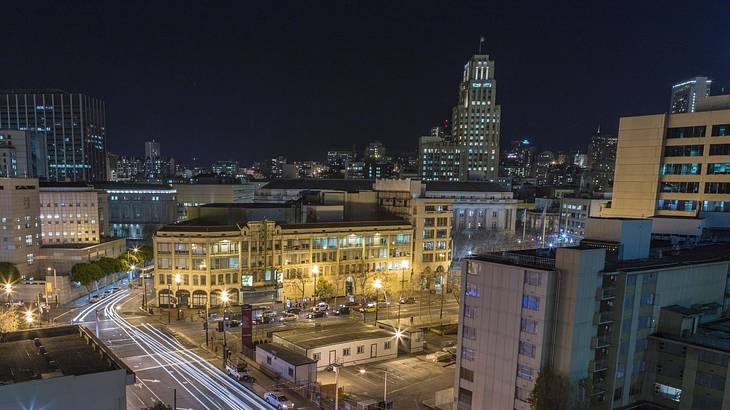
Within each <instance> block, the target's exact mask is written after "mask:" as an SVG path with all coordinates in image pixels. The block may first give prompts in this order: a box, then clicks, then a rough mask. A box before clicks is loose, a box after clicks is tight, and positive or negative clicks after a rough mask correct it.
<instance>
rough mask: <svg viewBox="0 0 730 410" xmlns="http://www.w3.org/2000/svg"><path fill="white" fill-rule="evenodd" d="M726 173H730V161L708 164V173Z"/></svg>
mask: <svg viewBox="0 0 730 410" xmlns="http://www.w3.org/2000/svg"><path fill="white" fill-rule="evenodd" d="M726 174H730V162H721V163H716V164H707V175H726Z"/></svg>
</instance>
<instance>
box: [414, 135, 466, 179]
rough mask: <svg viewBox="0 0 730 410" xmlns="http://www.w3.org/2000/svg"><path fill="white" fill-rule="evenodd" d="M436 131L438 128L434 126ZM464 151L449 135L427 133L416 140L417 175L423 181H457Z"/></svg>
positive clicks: (459, 177)
mask: <svg viewBox="0 0 730 410" xmlns="http://www.w3.org/2000/svg"><path fill="white" fill-rule="evenodd" d="M435 130H436V132H438V128H435ZM464 154H466V151H464V150H463V147H462V146H461V145H459V144H456V143H454V141H453V140H451V136H445V135H433V133H432V135H428V136H424V137H421V138H420V139H419V141H418V175H419V177H420V178H421V179H422V180H423V181H459V180H460V179H461V175H462V169H461V168H462V165H464V162H465V155H464Z"/></svg>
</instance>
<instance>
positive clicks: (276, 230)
mask: <svg viewBox="0 0 730 410" xmlns="http://www.w3.org/2000/svg"><path fill="white" fill-rule="evenodd" d="M199 223H200V222H198V221H195V220H193V221H188V222H186V223H182V224H176V225H168V226H165V227H163V228H161V229H160V230H158V231H157V234H156V235H155V237H154V252H155V264H156V266H155V271H156V272H157V280H156V282H157V283H156V284H155V288H156V291H157V293H158V295H159V304H160V305H166V304H167V303H168V300H169V298H168V295H169V292H171V291H175V292H178V288H179V294H178V300H179V303H180V304H182V305H189V306H195V307H200V306H205V304H206V301H207V300H209V301H210V304H211V306H216V305H218V304H219V296H220V293H221V292H222V291H224V290H227V291H228V292H229V294H230V295H231V297H232V298H233V302H234V303H235V302H238V301H239V300H240V299H239V294H240V295H241V296H242V297H243V298H246V295H247V294H248V293H250V294H251V296H253V294H254V293H256V294H257V295H259V296H261V295H262V293H263V294H265V295H267V296H268V300H271V296H272V295H273V296H274V297H275V298H277V299H278V300H285V299H291V300H300V299H302V298H311V297H313V295H314V290H315V288H316V286H317V281H318V280H327V281H328V282H330V283H332V284H333V285H334V287H335V289H336V293H337V294H338V295H354V294H368V293H374V289H373V288H372V285H373V283H374V280H375V279H381V281H382V283H383V289H384V291H385V292H386V293H388V294H391V295H393V297H397V295H398V294H399V292H401V289H403V290H407V289H410V287H411V282H410V279H411V275H410V273H409V272H410V267H411V266H412V260H413V251H412V249H413V229H412V227H411V225H410V223H409V222H408V221H404V220H401V219H397V218H391V219H380V220H369V221H333V222H311V223H282V222H276V221H271V220H261V221H248V222H243V223H240V224H233V225H212V224H211V222H207V223H206V224H205V225H200V224H199ZM177 275H180V283H179V286H178V283H177V282H176V281H175V278H176V276H177Z"/></svg>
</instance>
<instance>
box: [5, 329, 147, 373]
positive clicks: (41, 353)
mask: <svg viewBox="0 0 730 410" xmlns="http://www.w3.org/2000/svg"><path fill="white" fill-rule="evenodd" d="M100 352H101V354H100ZM113 370H125V371H126V372H127V375H128V380H130V378H131V381H132V382H133V380H134V373H133V372H132V370H131V369H129V368H128V367H127V366H126V365H125V364H124V363H122V361H121V360H120V359H118V358H117V357H116V356H115V355H114V354H113V353H112V352H111V351H110V350H109V349H108V348H107V347H106V346H104V345H103V344H102V343H101V341H99V340H98V339H97V338H96V337H95V336H94V335H93V334H92V333H91V332H89V331H88V330H87V329H86V328H84V327H82V326H77V325H74V326H63V327H54V328H46V329H38V330H28V331H19V332H10V333H7V334H5V337H4V339H3V341H2V342H1V343H0V384H10V383H22V382H27V381H31V380H37V379H48V378H54V377H64V376H81V375H85V374H92V373H102V372H107V371H113Z"/></svg>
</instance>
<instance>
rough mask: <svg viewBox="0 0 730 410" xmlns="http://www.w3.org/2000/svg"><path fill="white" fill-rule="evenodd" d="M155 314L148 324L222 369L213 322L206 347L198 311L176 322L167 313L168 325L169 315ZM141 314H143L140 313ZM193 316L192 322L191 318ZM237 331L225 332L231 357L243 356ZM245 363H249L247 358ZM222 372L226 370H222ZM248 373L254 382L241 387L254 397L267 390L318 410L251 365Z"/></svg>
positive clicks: (161, 311) (173, 314)
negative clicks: (199, 351)
mask: <svg viewBox="0 0 730 410" xmlns="http://www.w3.org/2000/svg"><path fill="white" fill-rule="evenodd" d="M153 310H154V314H149V313H147V315H148V316H149V318H150V320H149V322H150V323H156V324H157V325H159V326H160V327H162V328H164V329H165V330H167V331H168V333H170V334H171V335H172V336H174V337H175V338H177V339H178V340H180V341H181V342H182V343H183V344H185V345H188V346H190V347H195V348H199V349H201V350H203V354H201V357H203V358H204V359H206V360H207V361H208V362H209V363H211V364H212V365H214V366H215V367H217V368H219V369H223V348H222V347H223V336H222V334H220V333H219V332H218V330H217V325H216V322H210V323H209V324H210V328H209V330H208V332H209V343H208V346H206V345H205V330H204V329H203V323H204V320H203V319H201V318H199V317H197V310H195V309H187V310H186V311H185V314H184V317H185V318H184V319H182V318H181V319H180V320H179V321H178V320H177V315H176V312H175V311H174V310H173V311H172V312H171V314H170V319H171V320H170V324H168V323H167V319H168V312H167V309H165V308H153ZM141 312H144V311H141ZM191 314H192V315H193V317H192V319H193V320H192V321H191V317H190V315H191ZM240 331H241V330H240V328H234V330H229V331H227V332H226V339H227V346H228V348H229V349H230V350H231V355H232V356H233V357H243V355H238V354H237V351H238V350H239V349H240V348H239V346H240V344H241V333H240ZM246 360H247V361H251V362H253V361H252V360H250V359H249V358H246ZM223 371H224V372H225V370H224V369H223ZM249 372H250V374H251V375H252V376H253V377H254V378H256V383H254V384H246V383H242V386H244V387H247V388H249V389H251V390H253V391H254V392H255V393H256V394H258V395H259V396H261V397H263V395H264V393H265V392H267V391H272V390H277V391H280V392H283V393H284V394H285V395H286V396H287V397H288V398H289V399H290V400H291V401H292V402H294V404H295V405H296V406H297V408H298V409H318V408H319V406H317V405H316V404H315V403H313V402H310V401H309V400H307V399H305V398H303V397H301V396H299V394H297V393H296V392H294V391H293V390H292V389H289V388H286V387H284V386H282V385H280V384H279V383H278V382H277V380H275V379H273V378H271V377H269V376H267V375H266V374H264V373H262V372H260V371H259V370H257V369H256V368H254V366H251V365H250V364H249Z"/></svg>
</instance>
